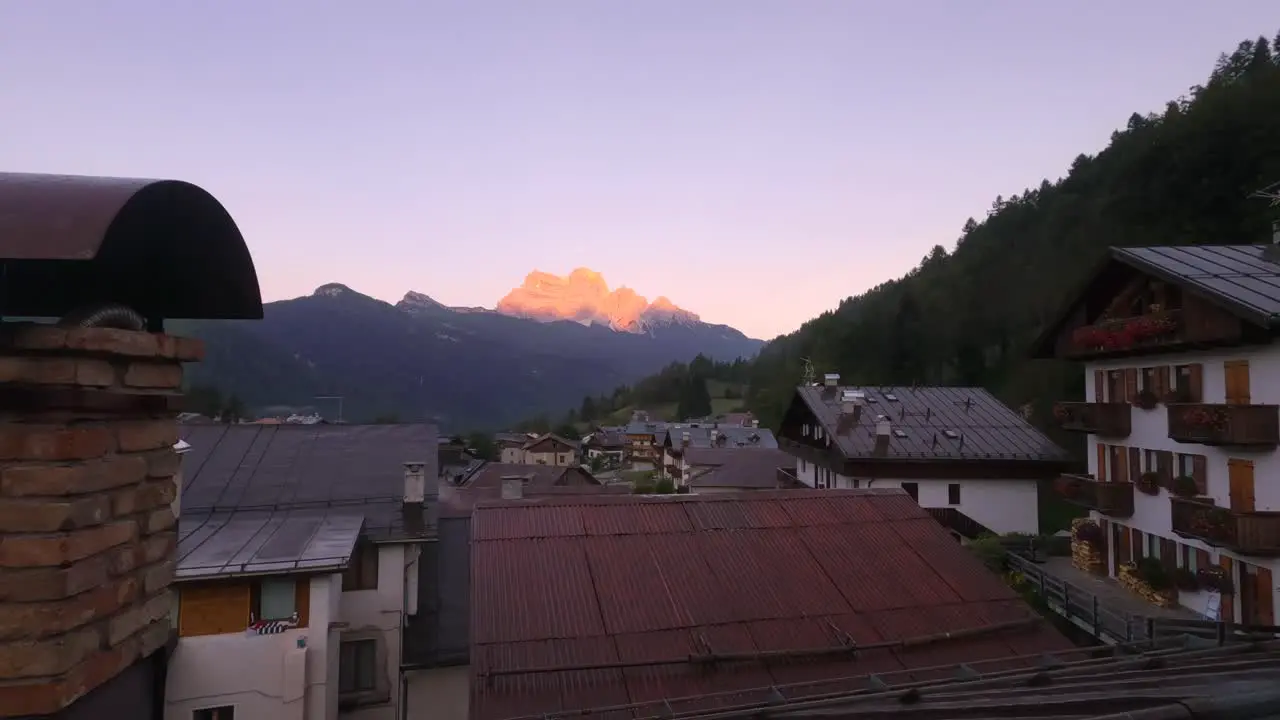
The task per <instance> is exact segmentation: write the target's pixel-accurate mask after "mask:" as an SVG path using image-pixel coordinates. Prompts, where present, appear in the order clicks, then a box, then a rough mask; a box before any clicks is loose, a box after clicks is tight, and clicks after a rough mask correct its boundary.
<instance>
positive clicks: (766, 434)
mask: <svg viewBox="0 0 1280 720" xmlns="http://www.w3.org/2000/svg"><path fill="white" fill-rule="evenodd" d="M660 444H661V446H662V475H663V477H666V478H669V479H671V480H673V481H675V482H676V483H677V484H681V482H680V481H681V479H682V472H683V471H682V468H683V467H684V461H683V459H682V455H683V454H684V452H685V450H687V449H689V448H718V449H723V450H737V449H764V450H770V449H773V450H776V449H777V447H778V441H777V439H776V438H774V436H773V431H771V430H769V429H767V428H765V429H761V428H756V427H742V426H740V425H737V426H724V425H720V424H718V423H673V424H672V425H671V427H670V428H668V429H667V432H666V434H665V435H664V437H663V438H662V439H661V440H660ZM792 464H794V463H792Z"/></svg>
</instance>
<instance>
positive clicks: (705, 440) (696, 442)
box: [663, 425, 778, 448]
mask: <svg viewBox="0 0 1280 720" xmlns="http://www.w3.org/2000/svg"><path fill="white" fill-rule="evenodd" d="M713 432H714V433H715V434H716V445H715V446H716V447H729V446H736V447H760V448H776V447H778V440H777V438H775V437H774V436H773V431H772V430H770V429H768V428H753V427H741V426H734V425H727V426H717V425H697V426H692V425H672V426H671V427H670V428H668V429H667V431H666V433H664V435H665V438H664V440H663V444H664V445H669V446H671V447H674V448H679V447H680V446H681V444H682V443H683V442H684V434H685V433H689V447H705V448H709V447H712V442H711V433H713ZM720 438H724V439H723V440H721V439H720ZM722 443H723V444H722Z"/></svg>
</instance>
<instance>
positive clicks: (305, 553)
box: [175, 510, 364, 580]
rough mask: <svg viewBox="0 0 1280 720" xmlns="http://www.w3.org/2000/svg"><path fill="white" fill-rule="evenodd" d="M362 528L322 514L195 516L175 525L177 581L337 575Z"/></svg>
mask: <svg viewBox="0 0 1280 720" xmlns="http://www.w3.org/2000/svg"><path fill="white" fill-rule="evenodd" d="M363 524H364V518H363V517H362V516H361V515H360V514H359V513H351V514H343V513H341V512H331V511H325V510H285V511H271V510H243V511H239V512H222V513H208V514H205V513H198V514H195V515H192V516H189V517H188V520H187V521H186V522H181V523H179V529H178V552H177V568H176V571H175V577H176V578H177V579H179V580H195V579H199V578H204V577H216V576H227V575H240V574H278V573H294V572H322V571H327V572H340V571H342V570H344V569H346V567H347V564H348V563H349V562H350V560H351V553H352V552H353V551H354V550H355V546H356V539H357V538H358V537H359V535H360V528H361V526H362V525H363Z"/></svg>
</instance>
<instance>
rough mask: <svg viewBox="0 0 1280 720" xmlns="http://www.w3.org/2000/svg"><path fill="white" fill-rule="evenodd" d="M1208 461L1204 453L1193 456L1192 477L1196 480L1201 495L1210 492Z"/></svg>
mask: <svg viewBox="0 0 1280 720" xmlns="http://www.w3.org/2000/svg"><path fill="white" fill-rule="evenodd" d="M1208 465H1209V463H1208V461H1207V460H1206V459H1205V456H1203V455H1192V456H1191V479H1192V480H1195V481H1196V490H1197V491H1198V492H1199V493H1200V494H1201V495H1208V494H1209V469H1208Z"/></svg>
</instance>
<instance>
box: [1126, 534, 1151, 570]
mask: <svg viewBox="0 0 1280 720" xmlns="http://www.w3.org/2000/svg"><path fill="white" fill-rule="evenodd" d="M1129 546H1130V547H1131V548H1133V561H1134V562H1137V561H1139V560H1141V559H1142V558H1144V557H1146V554H1147V551H1146V548H1145V547H1143V544H1142V531H1141V530H1139V529H1137V528H1129Z"/></svg>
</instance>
